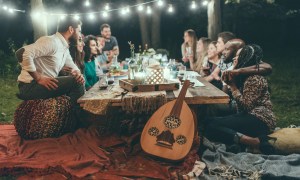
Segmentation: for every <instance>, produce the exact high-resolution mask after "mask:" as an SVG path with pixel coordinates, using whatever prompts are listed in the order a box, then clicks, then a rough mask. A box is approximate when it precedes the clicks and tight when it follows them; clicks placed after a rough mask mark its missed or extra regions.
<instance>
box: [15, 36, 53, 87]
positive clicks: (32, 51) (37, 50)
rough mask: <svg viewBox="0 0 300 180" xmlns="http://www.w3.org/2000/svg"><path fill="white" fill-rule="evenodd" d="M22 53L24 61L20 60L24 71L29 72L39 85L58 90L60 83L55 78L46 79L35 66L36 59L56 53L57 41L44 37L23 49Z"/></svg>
mask: <svg viewBox="0 0 300 180" xmlns="http://www.w3.org/2000/svg"><path fill="white" fill-rule="evenodd" d="M20 51H21V52H23V53H22V56H21V57H22V59H21V60H19V62H20V63H21V66H22V69H23V70H25V71H27V72H28V73H29V74H30V75H31V76H32V78H33V79H34V80H35V81H36V82H37V83H38V84H40V85H42V86H44V87H46V88H47V89H48V90H51V89H56V88H57V87H58V86H57V82H58V81H57V80H56V79H55V78H50V77H45V76H43V75H42V74H40V73H38V72H37V70H36V67H35V64H34V60H35V59H36V58H40V57H43V56H49V55H51V54H53V53H54V52H55V51H56V43H55V41H54V40H53V39H51V38H50V37H42V38H40V39H38V40H37V41H36V42H35V43H33V44H31V45H28V46H25V47H23V48H22V49H21V50H20Z"/></svg>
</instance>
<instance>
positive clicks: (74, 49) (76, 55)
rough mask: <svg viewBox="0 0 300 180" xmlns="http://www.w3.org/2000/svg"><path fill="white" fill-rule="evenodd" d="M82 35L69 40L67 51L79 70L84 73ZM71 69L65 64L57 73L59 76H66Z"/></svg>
mask: <svg viewBox="0 0 300 180" xmlns="http://www.w3.org/2000/svg"><path fill="white" fill-rule="evenodd" d="M83 39H84V36H83V35H81V36H79V37H78V38H76V40H75V39H74V40H73V39H72V40H70V45H69V51H70V55H71V57H72V59H73V61H74V63H75V64H76V66H77V67H78V68H79V70H80V72H81V73H82V74H83V73H84V51H83V47H84V42H83ZM71 70H72V69H70V68H69V67H67V66H64V67H63V69H62V70H61V71H60V73H59V75H60V76H68V75H70V72H71Z"/></svg>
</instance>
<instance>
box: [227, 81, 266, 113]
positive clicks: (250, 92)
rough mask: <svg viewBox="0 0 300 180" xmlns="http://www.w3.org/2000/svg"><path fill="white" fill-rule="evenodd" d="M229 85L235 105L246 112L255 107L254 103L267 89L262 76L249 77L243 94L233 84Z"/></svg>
mask: <svg viewBox="0 0 300 180" xmlns="http://www.w3.org/2000/svg"><path fill="white" fill-rule="evenodd" d="M229 84H230V85H229V86H230V88H231V91H232V96H233V97H234V99H235V100H236V103H237V105H238V106H239V107H242V108H243V109H245V110H247V111H250V110H252V109H253V108H255V107H256V106H257V104H256V103H257V101H258V99H260V98H261V94H262V92H263V91H264V90H267V89H268V87H267V86H268V85H267V81H266V79H264V78H263V77H262V76H250V77H249V78H248V79H247V80H246V82H245V84H244V89H243V94H242V93H241V92H240V91H239V89H238V88H237V86H236V85H235V83H229Z"/></svg>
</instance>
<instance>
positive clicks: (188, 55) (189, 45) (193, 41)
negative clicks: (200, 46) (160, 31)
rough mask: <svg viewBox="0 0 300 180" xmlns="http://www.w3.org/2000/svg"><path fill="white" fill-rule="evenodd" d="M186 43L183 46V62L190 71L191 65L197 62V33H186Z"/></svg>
mask: <svg viewBox="0 0 300 180" xmlns="http://www.w3.org/2000/svg"><path fill="white" fill-rule="evenodd" d="M183 39H184V42H183V44H182V45H181V53H182V61H183V64H184V65H185V66H186V67H187V68H188V69H190V68H191V66H190V65H191V63H192V64H194V63H195V62H196V60H197V56H196V49H197V36H196V32H195V31H194V30H192V29H188V30H186V31H184V36H183Z"/></svg>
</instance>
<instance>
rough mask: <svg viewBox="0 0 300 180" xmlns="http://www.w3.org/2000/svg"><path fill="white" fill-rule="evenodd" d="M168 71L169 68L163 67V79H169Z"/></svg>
mask: <svg viewBox="0 0 300 180" xmlns="http://www.w3.org/2000/svg"><path fill="white" fill-rule="evenodd" d="M170 73H171V72H170V69H169V68H167V67H165V69H164V78H165V79H170Z"/></svg>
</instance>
